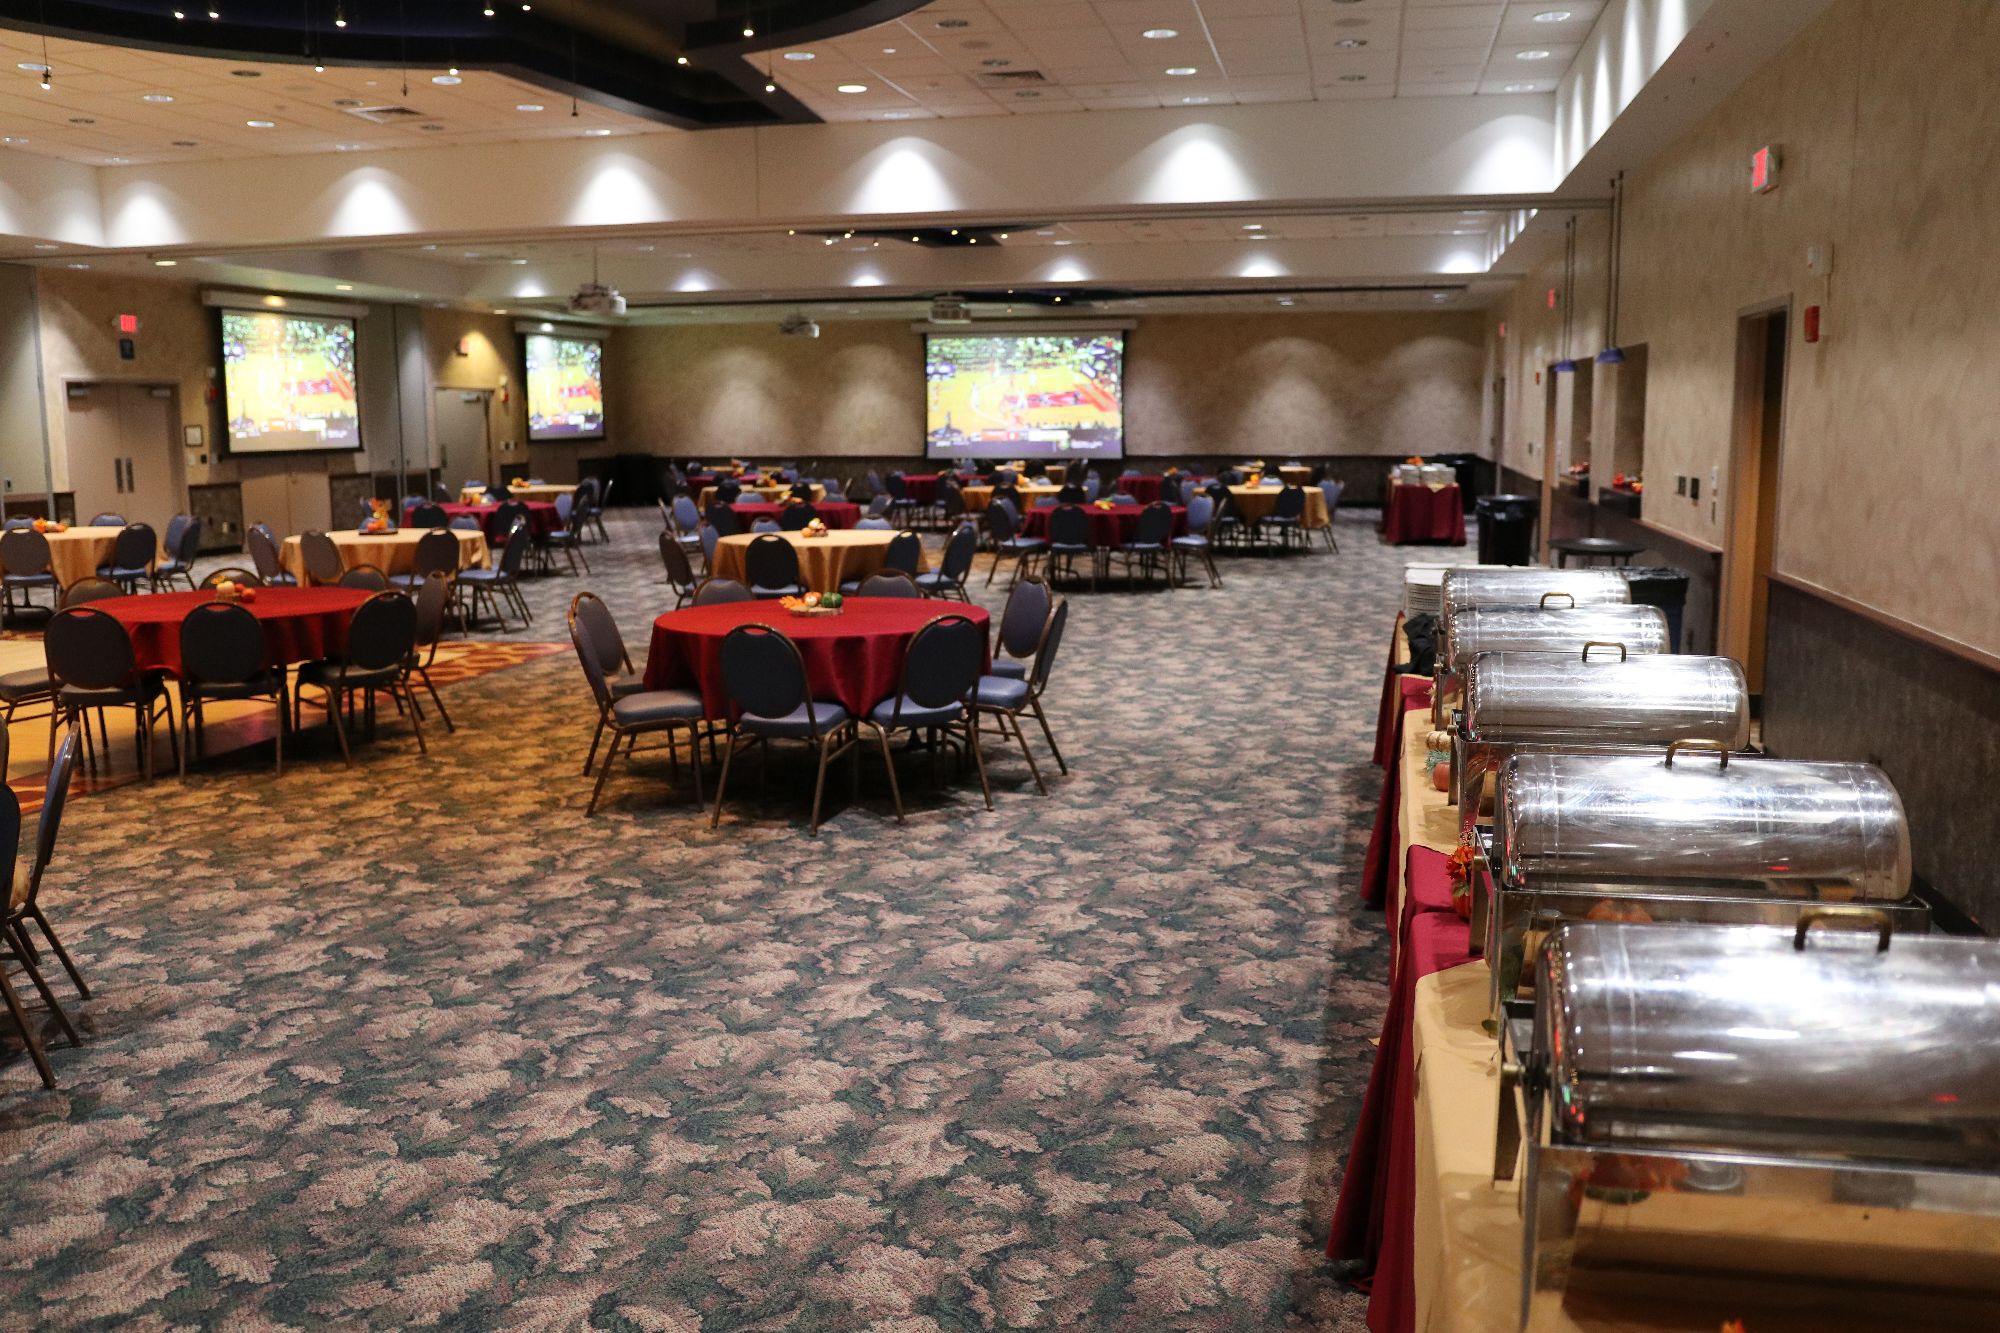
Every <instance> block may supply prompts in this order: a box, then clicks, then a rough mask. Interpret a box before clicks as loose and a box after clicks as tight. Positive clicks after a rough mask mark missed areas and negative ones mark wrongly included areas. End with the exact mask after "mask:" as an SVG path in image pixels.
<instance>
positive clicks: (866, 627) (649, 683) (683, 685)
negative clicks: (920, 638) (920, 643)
mask: <svg viewBox="0 0 2000 1333" xmlns="http://www.w3.org/2000/svg"><path fill="white" fill-rule="evenodd" d="M941 615H964V616H967V617H969V618H971V619H972V620H973V621H975V622H976V623H977V624H978V625H979V628H980V631H981V632H982V633H984V632H985V630H986V627H987V623H988V619H989V618H988V616H987V613H986V612H985V611H984V610H982V609H981V608H979V607H976V606H963V605H953V606H944V605H940V604H939V603H937V602H934V601H918V600H914V599H911V598H906V597H850V598H848V599H847V601H846V603H845V605H844V607H843V610H842V613H841V614H840V615H837V616H794V615H790V614H787V613H786V611H785V610H784V608H783V607H780V606H779V605H778V604H777V603H776V602H730V603H727V604H725V605H722V606H696V607H690V608H688V609H687V610H685V611H669V612H668V613H667V614H665V615H663V616H661V617H660V618H659V619H658V620H655V621H654V622H653V647H652V652H651V653H650V654H648V656H647V658H646V688H647V689H649V690H670V689H698V690H700V691H701V698H702V702H703V703H704V704H705V705H706V706H707V708H708V714H709V716H710V717H724V716H727V715H728V713H729V712H730V709H729V695H728V692H727V691H725V690H724V689H723V688H722V640H723V639H724V638H725V637H727V636H728V634H729V631H731V630H733V629H735V628H736V627H737V626H738V625H748V624H755V623H760V622H761V623H762V624H766V625H769V626H771V627H772V628H774V629H779V630H783V631H784V632H785V634H786V635H788V636H789V637H790V638H791V640H792V641H793V642H794V643H796V644H798V646H799V654H800V656H802V657H804V658H805V662H806V679H807V681H808V682H809V683H810V685H811V686H812V694H813V698H815V699H829V700H832V701H834V702H836V703H839V704H843V705H845V706H846V708H847V710H848V711H849V712H851V713H856V714H866V713H867V711H868V710H869V709H871V708H873V707H874V706H875V705H876V704H878V703H881V702H882V701H883V700H884V699H886V698H888V697H889V696H890V695H892V694H894V693H895V692H896V686H897V684H898V682H900V681H901V680H902V677H903V651H904V649H905V648H907V647H908V646H909V642H910V639H911V637H912V636H913V635H915V634H916V632H917V631H918V630H920V629H922V628H923V627H924V626H925V625H927V624H929V623H930V622H931V621H933V620H935V619H936V618H937V617H939V616H941Z"/></svg>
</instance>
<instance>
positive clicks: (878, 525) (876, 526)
mask: <svg viewBox="0 0 2000 1333" xmlns="http://www.w3.org/2000/svg"><path fill="white" fill-rule="evenodd" d="M895 526H896V525H895V524H894V523H891V522H890V521H889V520H888V519H886V518H876V517H875V516H874V515H872V514H871V515H869V516H868V517H867V518H864V519H860V520H858V521H857V522H856V523H855V525H854V527H855V530H856V531H857V532H859V531H863V530H865V531H868V532H887V531H888V530H889V529H891V528H893V527H895Z"/></svg>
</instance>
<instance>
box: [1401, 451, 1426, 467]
mask: <svg viewBox="0 0 2000 1333" xmlns="http://www.w3.org/2000/svg"><path fill="white" fill-rule="evenodd" d="M1403 461H1404V462H1405V463H1408V464H1409V465H1410V466H1411V467H1422V466H1423V465H1424V456H1423V455H1422V454H1411V455H1410V456H1409V457H1408V458H1405V459H1404V460H1403Z"/></svg>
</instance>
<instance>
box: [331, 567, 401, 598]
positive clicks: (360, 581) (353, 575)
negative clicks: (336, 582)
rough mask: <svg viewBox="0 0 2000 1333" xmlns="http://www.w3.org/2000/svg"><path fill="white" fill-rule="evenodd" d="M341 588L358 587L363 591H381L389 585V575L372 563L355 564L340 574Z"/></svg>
mask: <svg viewBox="0 0 2000 1333" xmlns="http://www.w3.org/2000/svg"><path fill="white" fill-rule="evenodd" d="M340 586H341V587H343V588H359V589H361V590H362V591H364V592H381V591H383V590H384V589H385V588H387V587H388V586H389V576H388V575H387V574H384V573H383V572H382V571H381V570H380V569H377V568H376V567H375V566H374V565H356V566H354V568H352V569H350V570H347V571H345V572H344V573H342V574H341V576H340Z"/></svg>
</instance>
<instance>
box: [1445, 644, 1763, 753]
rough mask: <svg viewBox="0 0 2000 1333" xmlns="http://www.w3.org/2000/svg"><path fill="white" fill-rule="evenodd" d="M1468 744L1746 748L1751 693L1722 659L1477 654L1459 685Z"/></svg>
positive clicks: (1731, 663)
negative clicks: (1714, 744)
mask: <svg viewBox="0 0 2000 1333" xmlns="http://www.w3.org/2000/svg"><path fill="white" fill-rule="evenodd" d="M1465 735H1466V737H1467V738H1468V739H1470V740H1477V741H1491V742H1500V743H1507V742H1513V743H1521V744H1540V745H1563V744H1573V745H1605V744H1621V743H1622V744H1627V745H1665V744H1666V743H1667V742H1669V741H1677V740H1685V739H1695V740H1714V741H1720V742H1722V743H1723V744H1724V745H1727V746H1728V747H1729V748H1730V749H1732V750H1740V749H1742V748H1743V747H1744V746H1746V745H1748V744H1749V743H1750V691H1749V689H1748V687H1747V686H1746V685H1745V684H1744V680H1743V668H1742V667H1740V666H1738V665H1737V664H1736V663H1735V662H1734V661H1732V660H1731V659H1729V658H1727V657H1675V656H1671V655H1660V656H1642V657H1631V658H1625V659H1620V658H1619V657H1618V656H1616V655H1615V654H1610V653H1603V654H1600V655H1594V656H1592V657H1590V658H1584V657H1582V656H1581V655H1579V656H1577V657H1571V658H1565V657H1561V656H1558V655H1556V654H1553V653H1481V654H1479V656H1477V657H1475V658H1473V659H1472V662H1471V665H1470V666H1469V667H1468V668H1467V671H1466V679H1465Z"/></svg>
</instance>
